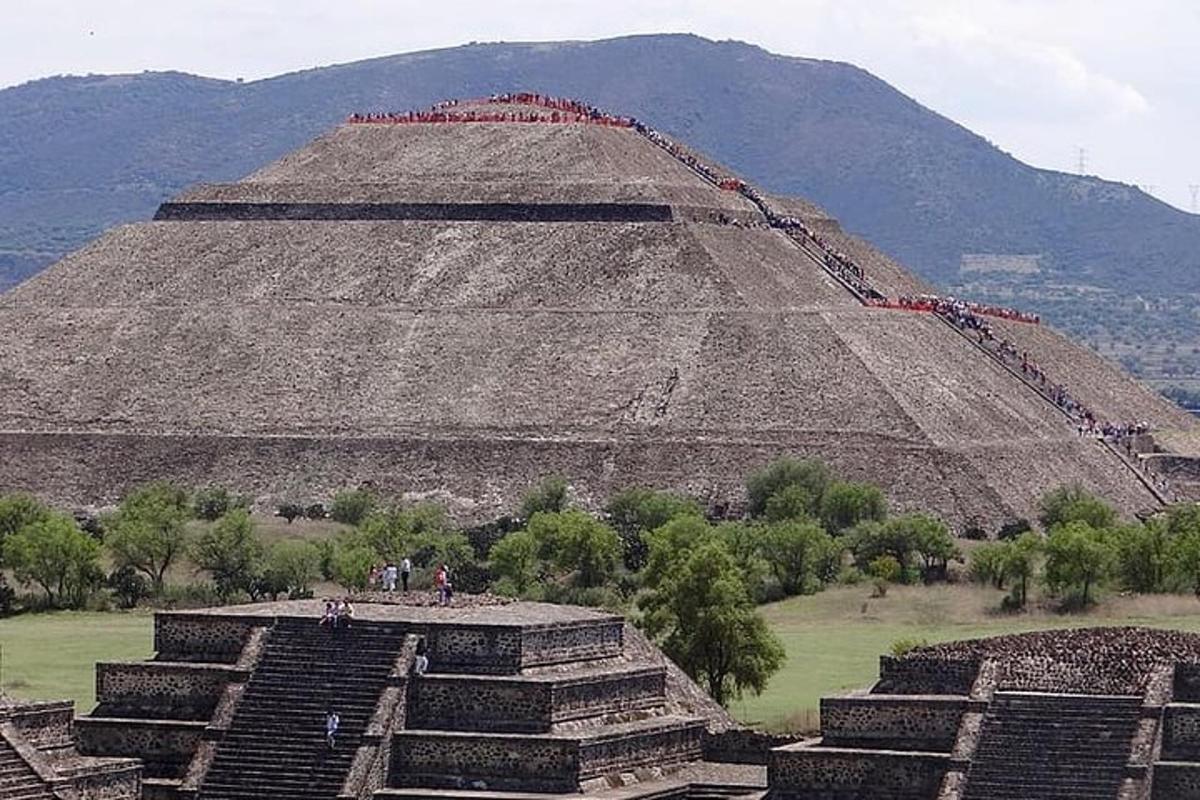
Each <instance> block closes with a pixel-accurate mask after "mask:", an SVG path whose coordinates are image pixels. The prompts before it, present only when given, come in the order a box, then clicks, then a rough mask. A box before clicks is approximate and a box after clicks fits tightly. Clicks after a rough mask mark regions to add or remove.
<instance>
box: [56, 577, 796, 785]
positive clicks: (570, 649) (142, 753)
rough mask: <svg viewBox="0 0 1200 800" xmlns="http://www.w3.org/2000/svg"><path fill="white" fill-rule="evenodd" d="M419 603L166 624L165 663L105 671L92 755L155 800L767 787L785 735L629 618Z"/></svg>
mask: <svg viewBox="0 0 1200 800" xmlns="http://www.w3.org/2000/svg"><path fill="white" fill-rule="evenodd" d="M423 597H424V595H422V597H421V598H418V597H416V596H415V595H413V596H407V597H406V598H404V599H401V600H400V601H399V602H390V601H389V602H378V600H381V599H382V598H380V597H377V598H376V600H377V602H369V601H368V599H367V598H362V599H361V600H360V602H357V603H356V607H357V613H356V615H355V619H354V622H353V624H352V625H351V626H350V627H348V628H341V629H338V630H331V629H330V628H329V627H327V626H323V625H320V624H319V622H318V620H319V619H320V617H321V611H322V604H321V603H320V602H315V601H289V602H281V603H263V604H257V605H248V606H232V607H226V608H219V609H209V610H205V611H194V612H162V613H159V614H158V615H157V617H156V620H155V649H156V650H157V654H156V656H155V657H154V659H152V660H150V661H144V662H137V663H103V664H98V665H97V668H96V694H97V700H98V705H97V706H96V708H95V709H94V710H93V712H92V713H91V714H90V715H89V716H85V717H81V718H79V719H78V720H77V721H76V723H75V727H76V729H77V731H78V739H79V747H80V749H82V750H83V752H85V753H88V754H90V755H91V756H93V757H107V758H137V759H140V760H141V766H142V769H143V770H144V778H143V782H142V786H143V789H142V796H143V797H144V798H146V799H147V800H181V799H182V798H200V800H217V799H218V798H242V799H244V800H250V799H251V798H297V799H299V798H314V800H317V799H320V800H333V798H360V799H362V798H375V800H388V798H419V797H430V798H443V799H444V800H455V799H456V798H457V799H458V800H465V799H466V798H483V797H504V798H510V800H520V798H522V797H524V796H527V795H530V794H535V795H538V796H541V797H553V796H558V795H568V796H569V795H578V794H579V793H580V792H586V793H588V794H589V795H593V796H596V797H598V798H618V797H620V798H627V799H628V800H633V798H651V797H658V798H663V797H675V798H681V800H682V798H688V797H695V798H701V797H709V798H714V797H737V796H743V795H753V796H755V797H759V796H761V795H762V793H763V791H764V790H765V788H766V767H765V763H766V756H767V750H768V749H769V746H770V745H771V744H772V743H773V737H770V736H765V735H760V734H755V733H754V732H753V731H747V730H743V729H740V728H739V727H738V726H737V725H736V724H735V723H733V721H732V720H731V719H730V718H729V717H728V715H727V714H726V713H725V712H724V711H723V710H722V709H721V708H720V707H719V706H717V705H715V704H714V703H713V702H712V701H711V700H710V699H709V698H708V697H707V696H706V695H705V694H704V693H703V692H702V691H701V690H700V689H699V688H698V687H697V686H695V684H693V683H692V682H691V681H690V680H689V679H688V678H687V677H686V676H684V675H683V674H682V673H681V672H680V671H679V670H678V668H677V667H675V666H674V665H673V664H671V663H670V662H668V661H666V660H665V659H664V658H663V656H662V655H661V654H660V653H659V652H658V651H657V650H656V649H655V648H654V647H653V646H652V645H650V644H649V642H647V641H646V640H645V639H644V638H642V637H641V635H640V634H638V633H637V632H636V631H635V630H634V629H632V628H630V627H627V626H626V624H625V621H624V620H623V619H622V618H621V617H619V616H613V615H609V614H603V613H598V612H594V611H590V610H587V609H582V608H577V607H566V606H551V605H545V604H539V603H507V604H494V603H493V602H488V603H487V604H482V605H481V604H480V603H482V602H483V601H484V600H488V598H478V597H471V596H463V597H462V598H456V602H459V601H461V602H464V603H466V604H467V605H466V606H465V607H460V606H456V607H454V608H444V607H437V606H421V605H409V604H407V603H409V602H414V601H416V602H419V601H420V600H421V599H422V598H423ZM490 600H491V601H494V600H495V599H494V598H491V599H490ZM419 650H420V651H423V652H424V653H425V654H426V657H427V659H428V669H427V670H426V672H425V673H424V674H418V670H416V669H415V667H416V660H417V653H418V651H419ZM328 712H334V713H336V714H337V715H338V717H339V718H340V727H339V729H338V731H337V734H336V738H335V741H334V746H333V747H332V748H331V747H330V746H329V745H328V743H327V741H326V737H325V719H326V714H327V713H328ZM756 762H757V763H756ZM122 763H130V762H122Z"/></svg>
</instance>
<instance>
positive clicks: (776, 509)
mask: <svg viewBox="0 0 1200 800" xmlns="http://www.w3.org/2000/svg"><path fill="white" fill-rule="evenodd" d="M816 506H817V503H816V500H815V499H814V498H813V496H812V494H811V493H810V492H809V490H808V489H806V488H805V487H803V486H801V485H799V484H792V485H791V486H784V487H783V488H782V489H780V490H779V491H777V492H775V494H773V495H771V496H770V497H768V498H767V507H766V509H765V513H766V517H767V520H768V521H770V522H785V521H787V520H801V519H811V518H812V516H813V513H814V512H815V511H816V510H817V508H816Z"/></svg>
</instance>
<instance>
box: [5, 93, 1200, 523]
mask: <svg viewBox="0 0 1200 800" xmlns="http://www.w3.org/2000/svg"><path fill="white" fill-rule="evenodd" d="M480 107H481V108H486V109H488V110H490V111H491V112H495V113H496V114H497V115H499V112H504V113H509V114H526V115H528V114H539V113H542V114H544V113H545V110H544V109H541V110H539V108H538V107H536V106H529V105H525V106H522V105H520V104H511V103H510V104H506V105H497V104H490V105H489V104H483V105H482V106H480ZM471 108H473V107H471V106H466V105H464V106H462V107H459V108H458V110H457V111H456V112H455V113H457V114H459V115H460V116H459V117H458V118H457V119H458V120H460V121H447V120H442V121H438V122H434V121H429V122H412V123H407V124H346V125H343V126H341V127H339V128H338V129H336V130H334V131H332V132H331V133H329V134H328V135H326V136H323V137H321V138H320V139H318V140H316V141H315V142H313V143H312V144H310V145H309V146H307V147H305V148H302V149H301V150H299V151H297V152H295V153H292V154H290V155H288V156H286V157H284V158H283V159H282V160H280V161H279V162H277V163H275V164H272V165H270V166H267V167H265V168H264V169H262V170H261V171H259V172H256V173H254V174H252V175H250V176H248V177H247V178H246V179H244V180H242V181H240V182H238V183H234V184H228V185H206V186H199V187H196V188H194V189H191V190H189V191H187V192H185V193H184V194H183V195H181V196H180V197H178V198H175V199H174V200H173V201H171V202H169V203H166V204H164V205H163V207H162V208H161V209H160V210H159V213H158V215H157V218H156V220H155V221H153V222H146V223H139V224H135V225H128V226H123V227H120V228H117V229H115V230H113V231H110V232H109V233H107V234H106V235H104V236H103V237H101V238H100V239H99V240H97V241H96V242H94V243H93V244H91V245H90V246H88V247H86V248H84V249H83V250H81V251H79V252H77V253H75V254H73V255H71V256H68V257H67V258H66V259H64V260H63V261H62V262H60V263H59V264H57V265H55V266H54V267H52V268H51V269H49V270H47V271H46V272H45V273H43V274H41V275H39V276H37V277H35V278H33V279H32V280H30V281H28V282H27V283H25V284H22V285H20V286H18V287H17V288H15V289H14V290H12V291H10V292H8V293H7V294H4V295H3V296H0V490H4V491H7V490H16V489H20V490H27V491H33V492H35V493H37V494H40V495H42V496H45V497H47V498H48V499H52V500H55V501H58V502H69V503H81V504H90V503H106V502H111V501H112V500H114V499H115V498H117V497H118V496H119V495H120V494H121V493H122V492H123V491H124V490H126V489H127V488H129V487H130V486H131V485H133V484H136V483H138V482H143V481H146V480H150V479H156V478H163V477H169V478H174V479H177V480H179V481H182V482H185V483H189V484H204V483H208V482H220V483H225V484H229V485H231V486H233V487H235V488H236V489H238V490H239V491H244V492H248V493H252V494H254V495H255V496H256V497H257V498H258V499H259V500H260V501H262V502H264V503H265V502H275V501H280V500H308V499H312V500H320V499H325V498H327V497H328V496H330V495H331V494H332V493H333V492H335V491H337V490H338V489H341V488H344V487H347V486H356V485H359V484H360V483H364V482H369V483H372V484H374V485H375V486H377V487H379V488H380V489H381V490H382V491H385V492H388V493H416V494H421V495H426V496H429V495H432V496H438V497H441V498H442V499H444V500H446V501H448V502H450V503H451V505H453V506H454V507H456V509H457V510H458V511H459V512H460V513H462V514H464V515H467V516H471V515H474V516H477V517H484V516H487V515H489V514H493V513H496V512H498V511H503V510H509V509H511V508H512V506H513V504H514V502H515V499H516V498H517V497H518V496H519V495H520V493H521V492H522V491H523V490H524V489H525V488H526V487H527V486H528V485H530V484H531V483H532V482H533V481H535V480H536V479H537V478H538V477H540V476H542V475H545V474H547V473H551V472H558V473H562V474H564V475H566V476H568V477H569V478H570V479H571V480H572V481H573V483H574V484H575V487H576V490H577V493H578V494H579V495H580V496H581V498H583V499H584V500H585V502H599V501H601V500H602V499H603V498H604V497H605V496H606V495H607V494H609V493H610V492H612V491H613V490H615V489H619V488H623V487H626V486H630V485H648V486H653V487H661V488H675V489H680V490H684V491H687V492H691V493H693V494H695V495H697V496H699V497H701V498H703V499H704V500H705V501H707V502H709V503H710V504H711V505H714V506H719V505H726V504H733V505H735V506H736V504H737V503H738V502H739V500H740V497H741V488H740V486H741V481H742V479H743V477H744V476H745V474H746V473H747V472H748V471H750V470H751V469H753V468H756V467H758V466H761V465H762V464H764V463H765V462H767V461H769V460H771V459H772V458H775V457H777V456H780V455H783V454H789V455H796V456H816V457H820V458H823V459H825V460H826V461H828V462H829V463H830V464H831V465H832V466H833V467H834V468H835V469H836V470H838V471H839V472H840V473H841V474H843V475H845V476H847V477H850V478H856V479H865V480H871V481H875V482H877V483H880V484H881V485H883V486H884V487H885V488H886V490H887V492H888V494H889V496H890V498H891V500H892V501H893V504H894V505H896V506H897V507H900V508H921V509H924V510H929V511H933V512H937V513H940V514H942V515H943V516H945V517H946V518H948V519H950V520H952V521H955V522H959V523H961V522H963V521H966V520H968V519H976V520H979V521H980V522H983V523H985V524H986V523H995V522H998V521H1000V520H1002V519H1005V518H1008V517H1011V516H1015V515H1021V516H1028V515H1030V513H1031V503H1032V502H1033V500H1034V498H1036V497H1037V496H1038V495H1039V494H1041V493H1042V492H1044V491H1046V490H1047V489H1049V488H1052V487H1054V486H1057V485H1059V484H1062V483H1067V482H1078V483H1080V484H1082V485H1084V486H1086V487H1087V488H1089V489H1091V490H1093V491H1096V492H1099V493H1101V494H1103V495H1104V496H1106V497H1108V498H1110V499H1111V500H1112V501H1113V502H1115V503H1117V504H1118V505H1119V506H1120V507H1121V508H1122V509H1123V510H1124V511H1126V512H1129V513H1134V512H1138V511H1141V510H1145V509H1147V508H1153V507H1155V506H1156V505H1158V504H1159V503H1160V502H1162V501H1163V500H1164V499H1166V498H1164V497H1163V496H1162V493H1161V492H1158V491H1157V490H1156V489H1155V487H1154V484H1153V482H1152V481H1151V480H1148V479H1147V477H1146V475H1145V474H1144V471H1143V470H1142V469H1140V468H1139V467H1137V466H1136V465H1135V461H1136V460H1137V459H1136V458H1135V457H1134V456H1135V454H1134V453H1133V452H1132V451H1129V452H1126V453H1124V454H1122V453H1121V452H1118V448H1114V447H1111V446H1106V445H1104V444H1103V443H1101V442H1098V441H1096V440H1094V439H1091V438H1084V437H1080V436H1079V435H1078V434H1077V432H1076V429H1075V425H1074V424H1073V423H1072V422H1071V421H1070V420H1069V419H1067V418H1066V417H1065V416H1064V414H1063V412H1062V410H1061V409H1060V408H1058V407H1056V406H1055V405H1054V404H1053V403H1051V402H1048V401H1047V399H1046V398H1045V397H1044V396H1042V395H1041V394H1039V393H1038V391H1036V390H1035V389H1034V388H1032V387H1031V386H1030V385H1029V383H1028V381H1026V380H1024V379H1022V376H1021V375H1020V374H1019V373H1017V372H1014V370H1013V369H1012V368H1011V367H1006V366H1005V365H1003V364H1001V363H997V361H996V360H995V359H993V358H989V356H988V354H987V353H985V352H983V351H982V350H981V349H980V348H979V347H977V346H976V345H975V344H974V343H973V342H972V341H971V340H970V338H969V337H967V336H964V335H963V334H962V333H961V332H959V331H957V330H956V329H954V327H953V326H951V325H948V324H947V323H946V322H945V320H943V319H940V318H939V317H937V316H935V315H931V314H917V313H909V312H905V311H896V310H892V309H884V308H875V307H868V306H865V305H863V302H862V298H861V296H858V295H857V294H856V291H855V290H854V289H853V287H850V286H848V285H847V284H846V283H845V282H844V281H842V280H841V279H839V277H838V276H837V275H835V274H833V273H831V272H830V270H829V269H828V268H827V261H828V258H829V256H828V255H827V254H826V253H823V252H821V248H827V249H828V250H829V251H830V252H833V251H838V252H840V253H843V254H846V256H847V257H849V258H853V260H854V261H855V263H857V264H859V265H861V266H862V268H863V269H864V270H865V271H866V272H867V276H868V278H869V280H870V283H871V285H872V287H874V290H876V291H877V292H878V293H879V294H880V295H881V296H886V297H889V298H891V297H897V296H900V295H905V294H914V293H920V292H922V291H925V290H926V289H927V288H928V287H926V286H925V285H924V284H923V283H922V282H921V281H919V280H918V279H916V278H914V277H913V276H911V275H909V274H908V273H906V272H905V271H904V270H902V269H901V268H900V267H898V266H897V265H896V264H894V263H893V262H891V261H890V260H888V259H887V258H886V257H884V256H883V255H882V254H880V253H878V252H877V251H875V250H873V249H872V248H870V247H869V246H868V245H866V244H865V243H862V242H860V241H857V240H855V239H853V238H852V237H849V236H846V235H845V234H844V233H843V232H842V231H841V230H840V228H839V227H838V226H837V223H836V222H835V221H833V220H831V219H829V218H828V217H827V215H825V214H824V213H823V212H821V211H820V210H819V209H816V208H814V207H812V206H811V205H809V204H807V203H804V202H803V201H799V200H789V199H778V200H777V199H771V198H766V199H762V198H761V196H760V195H757V194H755V193H752V192H747V191H745V188H744V187H745V184H742V183H740V182H738V181H736V180H733V179H724V180H716V179H714V178H713V176H712V173H711V170H709V171H708V172H705V171H704V170H703V169H698V168H697V164H698V163H699V162H695V161H692V160H690V159H691V156H690V155H688V154H687V151H685V150H683V148H681V147H679V146H671V147H668V146H665V145H664V142H663V140H661V137H660V138H655V137H656V135H651V134H653V132H647V130H645V129H643V128H641V127H630V126H628V125H610V124H596V122H594V121H572V122H565V121H556V122H550V121H548V120H544V121H542V122H523V123H518V122H505V121H470V122H466V121H461V119H462V116H461V115H464V114H466V113H467V112H468V111H469V110H470V109H471ZM514 109H515V110H514ZM681 154H684V155H681ZM722 174H726V175H731V173H728V171H723V173H722ZM731 187H741V188H738V189H737V190H731ZM776 212H777V213H779V214H788V215H793V216H795V217H796V218H798V219H800V220H802V221H803V223H804V224H805V225H806V226H807V227H808V228H809V229H811V230H816V231H819V232H820V235H821V237H822V242H823V244H821V245H820V247H817V246H816V245H805V246H801V245H800V244H798V243H797V240H796V239H795V237H793V236H790V235H788V232H787V231H784V230H780V229H779V228H778V226H777V225H775V224H774V219H775V215H776ZM814 248H815V249H814ZM994 324H995V326H996V328H997V329H998V330H1000V331H1002V332H1003V333H1004V335H1005V336H1006V337H1008V338H1009V339H1010V340H1011V341H1012V342H1013V343H1014V345H1015V347H1016V348H1018V349H1020V350H1023V351H1025V350H1027V351H1029V352H1031V353H1033V354H1035V356H1036V358H1037V361H1038V363H1039V364H1040V365H1041V367H1042V368H1043V369H1044V370H1045V371H1046V373H1047V374H1048V375H1050V376H1052V377H1053V378H1054V380H1056V381H1059V382H1062V383H1064V384H1067V385H1069V386H1070V388H1071V392H1072V394H1073V395H1074V396H1075V397H1076V398H1078V399H1079V400H1081V401H1082V402H1084V403H1085V404H1086V405H1087V406H1088V407H1090V408H1091V409H1093V410H1094V411H1095V412H1096V415H1097V416H1098V417H1100V418H1102V419H1105V420H1112V421H1120V422H1122V423H1125V422H1133V421H1136V422H1139V423H1145V424H1146V425H1148V426H1149V428H1150V430H1151V431H1152V432H1153V433H1154V437H1155V441H1160V442H1161V441H1174V442H1177V443H1184V444H1185V445H1189V446H1190V443H1192V442H1194V441H1196V440H1197V439H1196V436H1195V433H1196V426H1195V423H1194V422H1193V421H1192V420H1191V418H1190V417H1188V416H1187V415H1186V414H1184V413H1183V412H1182V411H1181V410H1179V409H1177V408H1176V407H1174V406H1172V405H1171V404H1169V403H1167V402H1166V401H1164V400H1162V399H1161V398H1159V397H1157V396H1156V395H1154V394H1153V393H1151V392H1149V391H1147V390H1145V389H1144V388H1142V387H1141V386H1139V385H1137V384H1136V383H1135V382H1134V381H1132V380H1131V379H1130V378H1128V377H1127V376H1125V375H1124V374H1122V373H1121V372H1120V371H1119V370H1117V369H1116V368H1114V367H1113V366H1111V365H1109V364H1108V363H1106V362H1104V361H1102V360H1101V359H1099V358H1098V357H1096V356H1095V355H1094V354H1092V353H1090V352H1089V351H1087V350H1086V349H1084V348H1082V347H1079V346H1077V345H1074V344H1072V343H1070V342H1068V341H1067V340H1065V339H1063V338H1062V337H1060V336H1058V335H1057V334H1055V333H1053V332H1052V331H1050V330H1048V329H1047V328H1046V327H1045V326H1041V325H1029V324H1021V323H1019V322H1010V321H1007V320H996V321H995V323H994ZM1146 449H1147V450H1154V449H1156V446H1155V445H1153V444H1151V445H1150V446H1148V447H1147V448H1146ZM1182 449H1186V448H1182ZM1172 463H1174V464H1176V467H1177V468H1178V470H1179V471H1180V473H1181V474H1184V473H1186V472H1187V471H1188V469H1190V467H1189V464H1190V463H1191V462H1189V461H1187V460H1186V459H1184V460H1182V461H1180V462H1172Z"/></svg>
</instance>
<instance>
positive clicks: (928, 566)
mask: <svg viewBox="0 0 1200 800" xmlns="http://www.w3.org/2000/svg"><path fill="white" fill-rule="evenodd" d="M889 525H893V526H897V527H902V528H908V529H909V530H910V531H911V532H912V533H911V535H912V540H913V551H914V552H915V553H916V555H917V556H918V557H919V558H920V561H921V578H922V580H924V581H925V582H926V583H928V582H930V581H934V580H945V578H946V569H947V568H948V567H949V564H950V562H951V561H961V560H962V551H960V550H959V549H958V545H957V544H955V542H954V536H953V535H952V534H951V533H950V529H949V528H948V527H946V523H944V522H942V521H941V520H940V519H937V518H936V517H931V516H929V515H927V514H905V515H904V516H900V517H896V518H895V519H892V520H888V521H887V522H885V523H884V526H885V527H887V526H889Z"/></svg>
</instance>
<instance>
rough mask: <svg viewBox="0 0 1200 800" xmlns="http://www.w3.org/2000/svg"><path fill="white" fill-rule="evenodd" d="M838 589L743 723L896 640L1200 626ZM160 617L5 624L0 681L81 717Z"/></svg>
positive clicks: (1114, 608) (974, 595)
mask: <svg viewBox="0 0 1200 800" xmlns="http://www.w3.org/2000/svg"><path fill="white" fill-rule="evenodd" d="M870 593H871V587H869V586H867V585H861V586H848V587H847V586H840V587H834V588H831V589H829V590H827V591H825V592H822V593H821V594H817V595H812V596H809V597H794V598H791V599H789V600H785V601H783V602H780V603H773V604H771V605H768V606H764V607H763V614H764V615H765V616H766V618H767V620H768V622H769V623H770V625H771V627H772V629H773V630H774V631H775V632H776V634H778V636H779V637H780V639H781V640H782V641H783V643H784V646H785V647H786V648H787V656H788V658H787V662H786V663H785V665H784V667H783V669H782V670H781V671H780V672H779V673H778V674H776V675H775V676H774V678H773V679H772V680H771V683H770V685H769V686H768V687H767V690H766V691H765V692H764V693H763V694H762V695H760V696H758V697H747V698H745V699H743V700H740V701H734V704H733V707H732V709H731V710H732V711H733V712H734V714H735V715H736V716H737V717H738V718H739V719H741V720H743V721H746V722H752V723H756V724H759V725H765V726H767V727H770V728H774V729H785V728H786V729H792V730H813V729H815V728H816V727H817V709H818V706H819V701H820V698H821V697H822V696H823V695H827V694H833V693H837V692H841V691H846V690H849V689H857V688H861V687H865V686H869V685H870V684H871V683H872V682H873V681H874V680H875V678H876V677H877V673H878V665H879V656H880V655H881V654H884V653H888V652H890V649H891V645H892V643H893V642H895V641H896V640H898V639H924V640H927V641H929V642H935V641H945V640H950V639H964V638H972V637H978V636H995V635H998V634H1002V633H1011V632H1015V631H1027V630H1036V629H1038V628H1050V627H1067V626H1085V625H1149V626H1155V627H1171V628H1179V629H1183V630H1193V631H1200V602H1198V601H1197V600H1196V599H1195V598H1193V597H1185V596H1145V597H1138V596H1133V597H1110V598H1108V599H1106V600H1104V601H1103V602H1102V603H1101V604H1100V605H1099V606H1098V607H1097V608H1095V609H1094V610H1092V611H1091V612H1090V613H1088V614H1085V615H1077V616H1063V615H1059V614H1053V613H1048V612H1040V611H1033V612H1030V613H1026V614H1021V615H1016V616H1008V615H998V614H996V613H994V612H993V611H991V610H990V609H993V608H995V607H996V606H997V605H998V603H999V598H1000V596H1001V594H1000V593H998V592H993V591H990V590H987V589H981V588H977V587H973V586H932V587H893V588H892V589H891V591H889V593H888V596H887V597H884V598H878V599H871V598H870ZM152 636H153V624H152V614H151V613H150V612H148V611H138V612H133V613H121V612H111V613H89V612H59V613H53V614H24V615H21V616H18V617H12V618H9V619H2V620H0V648H2V651H0V657H2V659H3V664H2V667H0V669H2V674H0V685H2V686H3V689H4V690H5V691H6V692H8V693H9V694H12V695H14V696H17V697H26V698H34V699H64V698H69V699H72V700H74V701H75V702H76V705H77V707H78V709H79V710H80V711H81V712H86V711H89V710H90V709H91V707H92V705H93V704H94V702H95V696H94V674H95V672H94V666H95V663H96V662H97V661H122V660H136V659H142V658H146V657H148V656H150V655H151V654H152V652H153V649H152V648H153V642H152Z"/></svg>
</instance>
